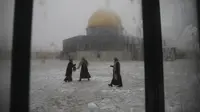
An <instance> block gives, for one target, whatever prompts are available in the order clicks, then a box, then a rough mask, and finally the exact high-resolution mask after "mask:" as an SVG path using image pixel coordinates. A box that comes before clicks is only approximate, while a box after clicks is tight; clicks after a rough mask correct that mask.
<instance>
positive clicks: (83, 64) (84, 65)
mask: <svg viewBox="0 0 200 112" xmlns="http://www.w3.org/2000/svg"><path fill="white" fill-rule="evenodd" d="M80 67H81V72H80V79H82V78H83V79H84V78H91V76H90V73H89V71H88V62H87V61H86V60H84V61H83V60H82V61H81V62H80V64H79V66H78V68H80Z"/></svg>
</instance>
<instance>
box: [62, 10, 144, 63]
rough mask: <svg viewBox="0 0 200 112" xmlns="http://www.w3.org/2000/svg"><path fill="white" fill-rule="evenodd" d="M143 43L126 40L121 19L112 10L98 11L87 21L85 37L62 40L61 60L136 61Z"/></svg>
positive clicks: (139, 56)
mask: <svg viewBox="0 0 200 112" xmlns="http://www.w3.org/2000/svg"><path fill="white" fill-rule="evenodd" d="M141 46H142V41H141V39H139V38H134V37H130V36H125V35H124V34H123V26H122V22H121V18H120V17H119V16H118V15H117V14H116V13H115V12H113V11H112V10H108V9H99V10H97V11H95V12H94V13H93V14H92V15H91V17H90V18H89V20H88V25H87V28H86V35H78V36H74V37H71V38H68V39H65V40H63V51H62V55H61V57H62V58H63V59H68V58H69V57H72V58H73V59H75V60H80V59H81V58H82V57H85V58H86V59H88V60H112V59H113V57H118V58H119V59H120V60H136V59H139V58H141V57H143V56H142V52H141V51H142V47H141Z"/></svg>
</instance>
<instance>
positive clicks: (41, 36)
mask: <svg viewBox="0 0 200 112" xmlns="http://www.w3.org/2000/svg"><path fill="white" fill-rule="evenodd" d="M44 1H46V3H45V4H44V5H43V6H42V5H40V4H39V0H35V3H34V16H33V18H34V19H33V46H41V47H47V46H49V44H50V43H51V42H55V43H56V44H57V45H59V47H61V44H62V40H63V39H66V38H69V37H72V36H76V35H79V34H80V35H82V34H85V28H86V27H87V23H88V19H89V17H90V16H91V15H92V13H93V12H94V11H96V10H97V9H99V8H104V7H105V0H44ZM133 6H134V5H133V4H130V1H129V0H111V5H110V7H111V9H112V10H114V11H115V12H117V13H118V14H119V15H120V17H121V19H122V23H123V25H124V27H125V29H126V30H127V32H129V33H132V34H133V30H134V23H133V20H132V18H133V15H134V14H137V11H138V10H134V8H135V9H137V7H136V6H137V5H135V7H133Z"/></svg>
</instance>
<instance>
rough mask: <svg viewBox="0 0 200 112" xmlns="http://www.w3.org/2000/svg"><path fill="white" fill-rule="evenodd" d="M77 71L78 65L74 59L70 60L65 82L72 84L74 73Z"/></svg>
mask: <svg viewBox="0 0 200 112" xmlns="http://www.w3.org/2000/svg"><path fill="white" fill-rule="evenodd" d="M73 70H74V71H75V70H76V64H73V60H72V59H69V63H68V65H67V70H66V73H65V76H66V77H65V79H64V81H65V82H71V81H72V71H73Z"/></svg>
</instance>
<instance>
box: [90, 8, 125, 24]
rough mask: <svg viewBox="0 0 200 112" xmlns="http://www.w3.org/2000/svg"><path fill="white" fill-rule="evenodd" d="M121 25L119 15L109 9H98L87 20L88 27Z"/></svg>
mask: <svg viewBox="0 0 200 112" xmlns="http://www.w3.org/2000/svg"><path fill="white" fill-rule="evenodd" d="M120 26H121V19H120V17H119V16H118V15H117V14H116V13H115V12H113V11H111V10H106V9H99V10H97V11H96V12H94V13H93V14H92V16H91V17H90V18H89V20H88V28H91V27H115V28H118V27H120Z"/></svg>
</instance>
